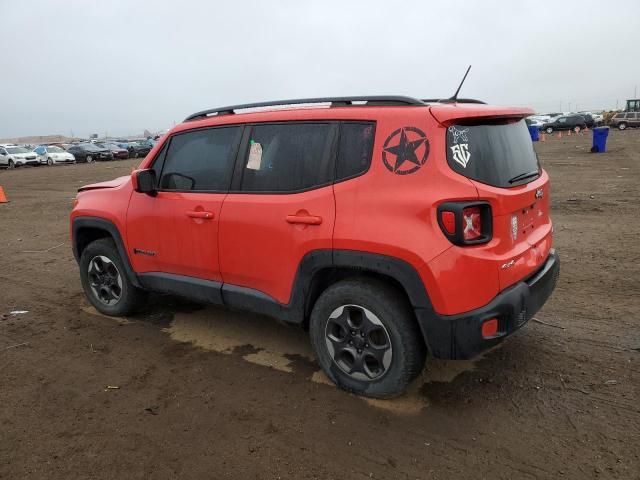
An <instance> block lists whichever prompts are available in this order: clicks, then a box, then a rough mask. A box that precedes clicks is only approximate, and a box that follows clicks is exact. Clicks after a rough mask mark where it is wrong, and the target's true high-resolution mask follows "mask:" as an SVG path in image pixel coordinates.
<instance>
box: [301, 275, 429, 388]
mask: <svg viewBox="0 0 640 480" xmlns="http://www.w3.org/2000/svg"><path fill="white" fill-rule="evenodd" d="M341 323H342V324H341ZM358 325H359V326H358ZM349 330H350V331H349ZM354 332H355V333H354ZM309 334H310V336H311V343H312V345H313V349H314V351H315V353H316V357H317V359H318V362H319V364H320V366H321V367H322V369H323V370H324V372H325V373H326V374H327V376H328V377H329V378H330V379H331V380H332V381H333V382H335V384H336V385H337V386H338V387H340V388H342V389H344V390H347V391H349V392H353V393H356V394H359V395H364V396H367V397H373V398H393V397H396V396H398V395H400V394H402V393H403V392H404V391H405V390H406V388H407V386H408V385H409V383H410V382H411V380H413V379H414V378H415V377H416V376H417V375H418V374H419V373H420V372H421V371H422V369H423V367H424V362H425V356H426V349H425V346H424V342H423V340H422V335H421V333H420V329H419V328H418V324H417V322H416V320H415V317H414V314H413V311H412V309H411V306H410V305H409V304H408V302H407V301H406V299H405V298H404V295H403V294H402V293H401V292H399V291H398V290H396V289H395V288H392V287H390V286H389V285H387V284H385V283H384V282H381V281H379V280H375V279H368V278H354V279H348V280H343V281H340V282H338V283H336V284H334V285H332V286H331V287H329V288H327V289H326V290H325V291H324V292H323V293H322V294H321V295H320V297H319V298H318V300H317V302H316V303H315V305H314V307H313V311H312V312H311V320H310V324H309ZM376 345H377V346H376ZM385 346H386V348H385ZM338 349H340V350H338ZM332 350H333V351H332ZM374 354H375V355H376V356H377V357H378V359H379V360H380V361H378V359H376V358H375V357H374ZM362 360H365V361H362ZM349 365H351V367H352V368H353V369H354V370H355V371H352V372H351V373H347V370H349V369H350V367H349Z"/></svg>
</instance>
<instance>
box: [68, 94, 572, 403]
mask: <svg viewBox="0 0 640 480" xmlns="http://www.w3.org/2000/svg"><path fill="white" fill-rule="evenodd" d="M297 104H303V105H298V107H299V108H296V106H297ZM280 105H288V107H287V109H282V108H271V109H269V107H275V106H280ZM532 113H533V112H532V111H531V110H528V109H522V108H504V107H493V106H488V105H484V104H481V102H478V101H472V100H458V101H456V102H448V101H438V100H432V101H429V100H417V99H414V98H408V97H346V98H344V97H342V98H328V99H304V100H288V101H283V102H268V103H261V104H251V105H237V106H231V107H224V108H218V109H213V110H206V111H203V112H199V113H196V114H194V115H192V116H190V117H188V118H187V119H186V120H185V121H184V122H183V123H182V124H180V125H178V126H176V127H175V128H174V129H173V130H172V131H171V132H169V133H168V134H167V135H166V136H165V137H164V138H163V139H161V141H159V142H158V144H157V145H156V146H155V147H154V148H153V150H152V151H151V152H150V154H149V155H148V156H147V158H146V159H145V160H144V161H143V162H142V163H141V165H140V168H139V170H136V171H134V172H133V173H132V174H131V175H130V176H126V177H121V178H118V179H116V180H113V181H109V182H104V183H98V184H94V185H89V186H85V187H82V188H81V189H80V190H79V193H78V196H77V199H76V202H75V207H74V209H73V212H72V213H71V232H72V245H73V251H74V254H75V257H76V259H77V261H78V263H79V265H80V277H81V280H82V285H83V287H84V291H85V293H86V295H87V298H88V299H89V301H90V302H91V303H92V304H93V305H94V306H95V307H96V308H97V309H98V310H99V311H100V312H102V313H104V314H107V315H125V314H129V313H131V312H132V311H133V310H134V309H136V308H137V307H140V306H142V305H144V292H146V291H155V292H165V293H172V294H176V295H180V296H184V297H188V298H190V299H193V300H195V301H198V302H208V303H214V304H221V305H227V306H229V307H233V308H239V309H244V310H249V311H253V312H259V313H262V314H266V315H269V316H272V317H275V318H277V319H280V320H284V321H286V322H289V323H295V324H300V325H303V326H304V327H306V328H308V329H309V332H310V336H311V341H312V343H313V347H314V349H315V352H316V355H317V359H318V362H319V363H320V365H321V366H322V368H323V369H324V371H325V372H326V374H327V375H328V376H329V377H330V378H331V379H332V380H333V381H335V382H336V383H337V384H338V385H339V386H340V387H342V388H344V389H346V390H350V391H353V392H357V393H359V394H363V395H367V396H371V397H391V396H394V395H398V394H400V393H402V392H403V391H404V389H405V388H406V386H407V384H408V383H409V382H410V381H411V380H412V379H413V378H414V377H416V375H418V374H419V373H420V371H421V370H422V368H423V365H424V361H425V356H426V354H427V352H428V353H429V354H430V355H432V356H434V357H436V358H447V359H457V358H469V357H472V356H474V355H476V354H478V353H479V352H481V351H483V350H485V349H487V348H490V347H492V346H494V345H496V344H497V343H499V342H500V341H502V340H503V339H504V338H505V337H506V336H508V335H509V334H511V333H513V332H514V331H516V330H517V329H518V328H520V327H521V326H522V325H524V324H525V323H526V322H527V321H528V320H529V319H530V318H531V317H532V316H533V315H534V314H535V313H536V312H537V311H538V310H539V309H540V308H541V307H542V305H543V304H544V302H545V301H546V300H547V298H548V297H549V296H550V295H551V293H552V291H553V289H554V287H555V284H556V280H557V277H558V272H559V260H558V257H557V256H556V254H555V251H554V249H553V248H552V235H553V228H552V225H551V220H550V218H549V177H548V175H547V173H546V172H545V171H544V170H543V169H542V168H541V167H540V164H539V163H538V159H537V156H536V153H535V151H534V149H533V146H532V143H531V139H530V137H529V132H528V130H527V126H526V124H525V120H524V118H525V117H527V116H528V115H531V114H532Z"/></svg>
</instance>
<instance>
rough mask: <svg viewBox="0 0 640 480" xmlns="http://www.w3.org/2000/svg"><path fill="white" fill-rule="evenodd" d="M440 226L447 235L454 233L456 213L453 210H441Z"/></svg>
mask: <svg viewBox="0 0 640 480" xmlns="http://www.w3.org/2000/svg"><path fill="white" fill-rule="evenodd" d="M440 218H441V219H442V226H443V227H444V229H445V230H446V231H447V233H448V234H449V235H453V234H455V233H456V214H455V213H453V212H442V214H441V217H440Z"/></svg>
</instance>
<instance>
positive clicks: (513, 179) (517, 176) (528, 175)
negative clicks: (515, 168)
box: [509, 170, 540, 183]
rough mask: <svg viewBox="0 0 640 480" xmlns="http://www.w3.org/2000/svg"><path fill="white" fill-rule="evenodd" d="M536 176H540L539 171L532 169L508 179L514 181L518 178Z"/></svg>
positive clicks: (518, 179) (523, 178) (510, 181)
mask: <svg viewBox="0 0 640 480" xmlns="http://www.w3.org/2000/svg"><path fill="white" fill-rule="evenodd" d="M538 176H540V172H539V171H538V170H534V171H533V172H525V173H521V174H520V175H516V176H515V177H513V178H512V179H511V180H509V183H515V182H518V181H520V180H525V179H527V178H531V177H538Z"/></svg>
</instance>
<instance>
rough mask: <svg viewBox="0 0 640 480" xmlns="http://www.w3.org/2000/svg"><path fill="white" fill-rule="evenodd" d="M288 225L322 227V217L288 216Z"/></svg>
mask: <svg viewBox="0 0 640 480" xmlns="http://www.w3.org/2000/svg"><path fill="white" fill-rule="evenodd" d="M286 219H287V223H301V224H302V225H320V224H321V223H322V217H317V216H315V215H287V217H286Z"/></svg>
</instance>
